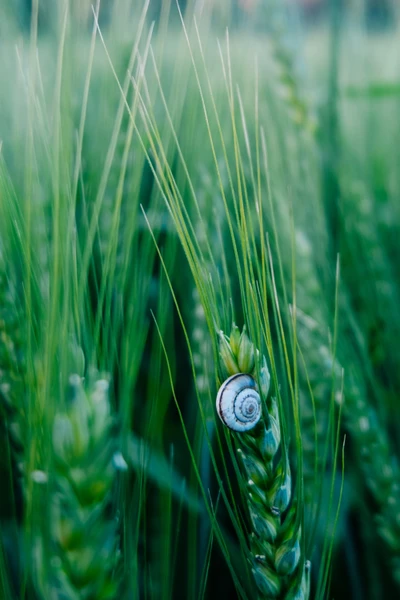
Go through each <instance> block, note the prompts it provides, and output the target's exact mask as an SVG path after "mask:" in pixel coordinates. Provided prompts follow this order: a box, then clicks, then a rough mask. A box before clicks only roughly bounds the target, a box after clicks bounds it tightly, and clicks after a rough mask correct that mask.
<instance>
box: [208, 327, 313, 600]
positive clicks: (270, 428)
mask: <svg viewBox="0 0 400 600" xmlns="http://www.w3.org/2000/svg"><path fill="white" fill-rule="evenodd" d="M220 357H221V361H222V364H221V371H222V372H223V373H229V374H230V377H229V378H228V379H227V380H226V381H225V382H224V383H223V384H222V386H221V387H220V390H219V392H218V396H217V411H218V414H219V416H220V417H221V420H222V421H223V423H224V424H225V425H227V426H228V427H229V428H230V429H231V430H232V431H233V432H234V433H233V435H234V437H235V445H236V449H237V453H238V456H239V461H240V463H241V464H242V472H243V479H242V481H241V482H240V484H241V488H242V490H243V496H244V498H245V500H246V503H247V508H248V513H249V518H250V521H251V529H252V533H251V535H250V537H249V556H248V560H249V562H250V565H251V570H252V573H253V576H254V580H255V583H256V585H257V588H258V592H259V597H260V598H265V599H271V600H272V599H275V598H285V599H288V600H289V599H296V600H307V599H308V597H309V570H310V564H309V562H308V561H305V560H304V558H303V557H302V552H301V535H302V532H301V521H302V519H301V518H299V517H300V512H299V507H298V503H297V501H296V499H292V495H293V493H292V492H293V490H292V477H291V473H290V465H289V461H288V458H287V451H286V450H287V449H286V446H285V444H286V441H285V440H284V439H283V434H282V428H281V422H280V415H279V410H278V401H277V399H276V398H274V397H272V396H270V397H269V394H270V389H269V385H270V376H269V372H268V368H267V363H266V360H265V357H261V356H260V355H259V352H258V351H256V349H255V348H254V345H253V344H252V342H251V340H250V339H249V338H248V336H247V334H246V332H245V331H243V332H242V334H241V336H240V340H239V343H238V335H237V329H236V328H235V326H233V329H232V335H231V337H230V338H228V337H227V336H225V335H224V334H223V333H222V332H221V333H220ZM256 357H257V358H256ZM256 361H257V362H259V364H258V365H256ZM235 364H236V365H237V370H236V372H235V373H232V370H233V369H232V367H233V365H235ZM239 367H245V368H246V369H248V370H247V372H246V371H245V369H243V370H242V371H241V370H240V369H239ZM257 371H258V373H259V376H258V382H257Z"/></svg>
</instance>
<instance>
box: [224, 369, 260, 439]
mask: <svg viewBox="0 0 400 600" xmlns="http://www.w3.org/2000/svg"><path fill="white" fill-rule="evenodd" d="M216 405H217V412H218V415H219V417H220V419H221V421H222V422H223V423H224V425H226V426H227V427H229V429H232V430H233V431H238V432H243V431H249V430H250V429H252V428H253V427H255V425H256V424H257V423H258V421H259V420H260V417H261V398H260V395H259V393H258V391H257V384H256V382H255V379H254V377H252V376H251V375H246V374H244V373H237V374H236V375H232V376H231V377H229V378H228V379H226V381H224V383H223V384H222V385H221V387H220V388H219V390H218V394H217V402H216Z"/></svg>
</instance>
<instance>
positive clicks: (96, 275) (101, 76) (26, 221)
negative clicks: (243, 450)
mask: <svg viewBox="0 0 400 600" xmlns="http://www.w3.org/2000/svg"><path fill="white" fill-rule="evenodd" d="M201 4H202V3H195V2H189V1H188V2H187V3H186V4H185V5H183V4H181V10H182V13H181V14H180V11H179V10H178V8H177V7H176V6H175V3H173V2H169V1H168V0H166V1H164V2H163V3H157V2H153V1H150V3H148V2H146V3H143V4H142V3H137V2H129V0H115V2H111V1H109V2H107V1H104V2H102V3H101V5H100V8H97V9H96V7H94V14H96V10H97V11H99V12H98V15H99V16H98V25H99V27H97V20H96V18H95V19H94V17H93V12H92V10H91V8H90V6H89V3H88V5H87V6H86V4H85V3H83V2H82V3H79V2H72V1H71V2H70V3H64V2H58V3H55V2H52V3H49V2H45V0H43V1H39V2H38V1H33V2H32V4H31V6H28V8H26V6H25V5H24V6H23V5H22V3H21V6H18V7H17V6H16V4H15V3H8V2H7V1H5V2H2V3H1V6H0V52H1V56H2V60H1V64H0V144H1V153H0V393H1V399H2V404H1V407H2V413H1V438H0V439H1V441H0V447H1V454H0V477H1V481H2V490H4V491H3V492H2V494H1V500H0V526H1V539H0V542H1V546H0V589H1V591H2V594H3V596H2V597H4V598H7V599H8V598H10V599H14V598H15V599H17V598H18V599H20V598H21V599H22V598H53V597H54V598H86V597H88V598H108V597H110V598H111V597H114V596H115V595H116V591H115V590H116V589H117V588H118V596H116V597H122V598H157V599H158V598H162V599H168V598H188V599H190V598H218V597H232V598H233V597H240V598H256V597H257V594H256V592H255V590H254V584H253V582H252V579H251V574H250V573H249V568H248V564H247V557H246V536H247V535H248V526H247V524H246V514H245V510H244V508H243V497H242V496H241V491H243V490H241V484H240V478H239V479H238V478H237V469H238V466H237V463H236V458H235V454H234V452H233V450H232V443H231V439H230V437H229V435H228V434H227V433H226V432H225V431H223V430H222V427H221V424H220V423H219V422H217V421H218V419H217V417H216V414H215V409H214V403H215V395H216V391H217V386H218V383H220V377H221V376H220V373H219V371H218V346H217V333H218V331H219V330H220V329H222V330H224V331H225V332H228V333H229V331H230V327H231V324H232V320H235V321H236V322H237V323H238V325H240V327H242V325H243V324H246V326H247V329H248V332H249V335H250V337H251V338H252V340H253V341H254V343H255V344H256V346H258V347H259V348H260V350H261V351H262V352H263V353H264V354H266V356H267V359H268V364H269V365H270V366H271V372H272V375H273V379H274V381H275V384H276V385H275V391H276V393H277V394H279V395H280V396H281V397H282V406H283V411H284V414H285V417H286V423H287V440H288V447H289V454H290V458H291V461H292V464H293V472H294V480H295V481H296V482H297V489H302V485H303V483H304V497H303V496H302V494H300V492H299V496H298V498H299V502H300V506H301V507H302V510H303V509H304V517H302V518H304V521H303V537H304V544H303V545H304V547H303V548H302V552H303V554H304V556H305V557H307V558H309V559H310V560H311V562H312V594H311V597H313V598H314V597H316V598H351V599H352V600H353V599H355V600H358V599H365V598H367V599H371V600H373V599H378V598H397V597H398V593H399V591H398V590H399V585H400V496H399V489H400V488H399V485H400V479H399V465H398V456H399V450H400V448H399V432H400V405H399V394H400V371H399V364H400V345H399V339H400V313H399V309H398V307H399V302H400V250H399V243H398V240H399V235H400V203H399V200H398V198H399V197H400V174H399V169H398V160H397V150H396V149H397V148H398V147H399V143H400V128H399V127H398V122H399V118H398V115H399V99H400V95H399V91H400V87H399V75H400V74H399V65H398V64H397V63H398V61H397V59H396V56H397V49H398V25H397V22H396V14H395V11H394V10H393V11H392V12H391V13H390V18H389V17H388V18H387V20H384V21H380V22H379V25H380V27H379V28H377V29H376V30H374V31H369V30H368V29H367V27H366V20H365V15H366V13H365V10H364V9H365V7H364V5H362V3H354V5H353V3H349V6H348V8H347V11H346V12H340V11H338V9H337V7H338V5H337V3H335V2H331V6H330V8H331V10H329V6H328V10H327V11H326V15H325V17H324V19H323V20H321V22H319V23H317V24H315V23H314V24H313V25H310V23H308V22H306V21H304V20H302V19H301V16H300V14H299V12H297V11H296V10H295V9H294V8H293V7H292V8H291V9H283V8H282V4H281V3H278V2H272V1H271V2H267V3H262V2H260V3H258V5H256V4H255V8H254V12H246V11H245V10H244V9H240V8H239V5H237V4H236V3H229V2H221V3H215V5H214V4H213V3H204V6H203V8H202V7H201V6H200V5H201ZM328 4H329V3H328ZM360 5H361V6H360ZM368 14H369V13H368ZM388 15H389V12H388ZM181 18H182V20H181ZM93 23H94V24H93ZM369 23H370V22H369ZM375 24H378V23H375ZM383 25H384V27H383ZM226 27H228V30H226ZM93 368H94V369H96V370H97V371H96V372H97V373H98V375H96V377H98V378H101V380H103V379H104V378H108V379H109V381H110V409H109V410H110V414H111V415H112V417H110V419H111V421H112V423H111V424H110V423H109V422H108V420H107V421H105V422H104V423H103V426H104V427H105V432H106V436H105V437H106V438H107V440H108V441H111V442H112V443H111V446H112V449H113V450H112V451H113V453H114V454H113V465H114V467H113V469H114V470H113V477H111V476H110V480H109V479H108V476H107V477H106V476H105V473H106V471H107V469H109V468H111V467H110V464H111V463H110V461H109V457H108V454H107V457H106V458H104V456H102V460H99V461H97V459H96V458H95V459H93V460H92V456H91V455H90V453H89V454H88V455H87V456H85V459H84V460H85V461H88V462H87V463H86V462H85V463H84V462H83V459H82V465H83V464H85V469H87V470H88V471H89V467H88V466H87V465H93V473H90V477H91V478H92V480H93V481H95V482H97V483H99V482H103V483H104V481H107V482H108V481H109V483H107V485H109V489H108V491H107V493H106V494H105V496H104V498H105V500H104V498H103V497H101V499H100V500H98V507H99V509H98V511H99V515H100V517H99V519H98V521H96V525H95V529H92V530H91V529H90V527H89V529H88V531H89V532H90V531H96V532H100V533H102V535H103V534H104V536H105V537H104V538H103V537H102V535H100V533H99V535H93V536H91V535H90V533H89V534H88V535H87V540H88V541H87V544H86V546H85V548H86V550H87V552H88V553H89V554H90V553H91V554H90V556H96V554H97V555H98V556H103V554H102V552H103V549H104V548H106V549H107V552H109V554H107V555H106V554H104V557H106V556H107V557H108V556H110V555H112V556H113V560H114V561H115V566H113V568H112V569H110V572H111V574H110V581H112V584H111V583H110V584H109V585H108V579H107V582H106V584H105V587H104V589H106V588H107V590H108V592H107V591H104V592H100V591H97V592H96V591H94V590H95V588H93V590H92V591H89V592H87V595H84V591H83V589H84V587H81V588H77V589H78V591H77V590H76V589H75V591H74V592H72V591H70V592H69V595H68V593H66V592H62V591H60V590H61V587H59V586H60V585H61V584H59V582H58V580H56V579H55V578H54V570H55V569H56V570H58V571H57V572H60V573H61V574H63V573H64V571H65V572H67V571H68V568H69V567H66V566H65V565H66V564H67V562H68V560H70V557H67V558H66V557H65V556H63V554H62V552H63V550H62V547H61V546H62V545H60V544H59V545H57V544H56V543H55V539H54V531H53V526H54V523H55V517H54V498H55V497H57V498H59V497H60V496H59V495H60V494H61V492H60V489H61V488H62V490H64V488H63V487H62V481H63V478H66V479H68V478H69V477H72V476H70V475H68V474H67V475H66V474H65V470H63V469H62V468H60V466H59V465H58V464H57V459H56V458H55V456H56V454H57V452H56V450H55V442H54V422H55V417H56V420H57V418H58V419H59V415H60V414H61V415H64V414H66V413H68V406H69V405H68V392H67V391H66V390H68V389H69V388H68V381H69V377H70V375H71V374H74V373H78V374H79V375H85V377H86V379H88V380H90V377H92V375H90V374H91V373H92V372H93V371H92V369H93ZM89 375H90V377H89ZM278 382H279V385H278ZM90 389H91V388H90ZM90 389H89V388H88V389H86V391H85V394H86V396H85V398H87V402H88V406H91V400H90V398H91V394H92V392H91V391H90ZM278 390H279V391H278ZM85 402H86V400H85ZM91 410H92V408H90V409H88V414H89V415H90V414H91V412H90V411H91ZM107 410H108V409H107ZM85 414H86V413H85ZM56 415H58V417H57V416H56ZM71 418H72V417H71ZM85 418H86V417H85ZM87 418H88V423H89V425H88V431H89V434H88V435H89V437H90V436H91V435H92V436H93V435H94V434H93V432H92V433H91V429H90V427H91V425H90V423H92V426H93V422H95V421H93V419H92V417H90V416H89V417H87ZM91 419H92V420H91ZM83 420H84V419H83ZM78 421H79V419H78ZM93 427H94V426H93ZM298 432H300V434H301V435H298ZM104 439H105V438H104ZM104 448H107V452H108V451H109V446H108V442H107V443H106V442H105V441H104ZM342 448H344V450H343V453H342ZM110 452H111V450H110ZM103 459H104V461H105V462H102V461H103ZM82 468H83V467H82ZM107 473H108V471H107ZM88 478H89V475H88ZM86 483H87V482H86ZM60 486H61V487H60ZM55 490H56V491H55ZM57 494H58V496H57ZM95 496H96V494H94V497H95ZM96 502H97V499H95V500H94V504H93V506H96ZM80 523H82V522H80ZM110 523H111V525H110ZM86 525H87V523H86ZM77 527H78V526H77ZM82 527H83V526H82ZM78 529H79V527H78ZM85 531H86V530H85ZM100 539H101V540H103V539H104V540H105V541H102V542H101V543H102V544H103V545H102V546H101V547H100V546H98V547H96V544H100V541H99V540H100ZM39 548H40V551H39ZM110 549H112V552H111V550H110ZM104 552H105V550H104ZM80 560H81V559H78V562H79V561H80ZM104 560H106V558H104ZM107 560H108V559H107ZM89 562H90V561H89ZM94 562H95V561H94ZM94 562H93V563H91V564H94ZM107 564H108V563H107ZM60 565H61V566H60ZM79 566H80V568H82V570H83V571H84V567H83V566H82V563H80V565H79ZM71 568H72V567H71ZM108 568H109V567H108ZM106 570H107V569H105V571H106ZM100 571H102V569H101V568H100ZM88 572H90V574H89V575H87V577H88V578H89V580H90V578H92V579H93V581H98V578H99V575H98V573H97V572H96V571H95V570H94V571H93V570H92V571H90V569H88ZM96 573H97V575H96ZM103 575H104V571H103ZM85 576H86V573H85V572H84V574H83V575H82V577H85ZM107 577H108V570H107ZM89 583H90V582H89ZM107 586H108V587H107ZM85 589H86V588H85ZM87 589H89V588H87ZM96 589H97V588H96ZM63 593H64V595H63ZM73 593H74V594H75V595H73ZM85 593H86V592H85ZM101 593H103V594H104V595H101ZM107 593H108V594H109V595H108V596H107ZM96 594H97V595H96Z"/></svg>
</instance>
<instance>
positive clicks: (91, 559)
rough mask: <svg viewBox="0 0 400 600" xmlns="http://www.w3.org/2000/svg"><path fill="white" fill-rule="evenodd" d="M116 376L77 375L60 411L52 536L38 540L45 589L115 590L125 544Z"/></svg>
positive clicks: (48, 593) (86, 593)
mask: <svg viewBox="0 0 400 600" xmlns="http://www.w3.org/2000/svg"><path fill="white" fill-rule="evenodd" d="M109 389H110V384H109V382H108V381H107V379H105V378H100V377H99V376H98V375H96V373H94V372H90V373H89V377H88V381H87V382H84V383H83V382H82V378H81V376H80V375H78V374H74V375H71V376H70V378H69V382H68V389H67V392H66V396H67V397H66V400H65V412H59V413H57V414H56V415H55V417H54V423H53V429H52V445H53V455H54V468H53V469H52V475H51V476H50V478H49V482H48V486H49V492H48V498H49V502H50V511H49V514H50V540H51V541H50V542H49V545H48V546H47V545H46V543H45V541H44V539H43V537H40V538H39V539H38V545H37V547H36V548H35V558H36V561H37V567H36V568H37V572H36V577H37V579H38V586H39V588H40V589H41V595H42V597H44V598H46V597H62V598H93V599H94V598H110V599H111V598H115V597H116V595H117V594H118V593H119V592H118V588H119V587H120V586H119V580H120V575H119V568H118V559H119V549H118V537H117V528H118V523H117V516H116V514H113V513H115V508H114V510H113V506H112V505H113V501H112V497H113V489H115V486H116V473H117V468H120V469H121V468H122V469H125V468H126V463H125V461H124V460H123V458H122V455H121V454H120V453H117V447H116V436H115V418H114V417H113V415H112V412H111V405H110V399H109Z"/></svg>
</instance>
